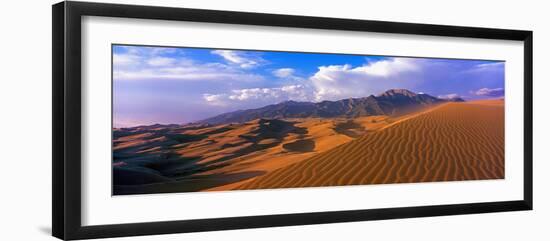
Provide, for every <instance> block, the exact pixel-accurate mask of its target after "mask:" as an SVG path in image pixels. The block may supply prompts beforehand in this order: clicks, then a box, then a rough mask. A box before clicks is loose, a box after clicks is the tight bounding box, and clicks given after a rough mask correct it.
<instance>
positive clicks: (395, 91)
mask: <svg viewBox="0 0 550 241" xmlns="http://www.w3.org/2000/svg"><path fill="white" fill-rule="evenodd" d="M395 95H404V96H407V97H415V96H416V93H414V92H412V91H410V90H407V89H389V90H387V91H386V92H384V93H382V94H380V95H379V96H395Z"/></svg>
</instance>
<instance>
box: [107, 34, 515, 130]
mask: <svg viewBox="0 0 550 241" xmlns="http://www.w3.org/2000/svg"><path fill="white" fill-rule="evenodd" d="M391 88H406V89H409V90H411V91H414V92H423V93H426V94H430V95H433V96H437V97H440V98H448V97H462V98H464V99H466V100H474V99H487V98H498V97H502V96H503V95H504V62H497V61H480V60H451V59H430V58H404V57H384V56H359V55H345V54H312V53H289V52H267V51H236V50H220V49H198V48H164V47H163V48H160V47H141V46H123V45H114V46H113V105H114V106H113V107H114V111H113V118H114V121H113V122H114V125H115V127H126V126H136V125H143V124H154V123H161V124H169V123H177V124H181V123H187V122H192V121H197V120H201V119H205V118H207V117H211V116H214V115H217V114H221V113H225V112H229V111H235V110H239V109H250V108H258V107H262V106H265V105H268V104H274V103H279V102H282V101H286V100H295V101H311V102H318V101H323V100H339V99H344V98H350V97H366V96H368V95H371V94H374V95H377V94H379V93H381V92H384V91H385V90H387V89H391Z"/></svg>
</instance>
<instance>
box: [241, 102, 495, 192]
mask: <svg viewBox="0 0 550 241" xmlns="http://www.w3.org/2000/svg"><path fill="white" fill-rule="evenodd" d="M503 106H504V105H503V101H502V100H489V101H476V102H464V103H445V104H442V105H440V106H437V107H434V108H432V109H430V110H427V111H424V112H420V113H417V114H413V115H409V116H407V117H404V118H402V119H401V120H398V121H395V122H394V123H392V124H390V125H385V127H381V128H379V130H378V131H374V132H370V133H367V134H364V135H362V136H361V137H360V138H358V139H355V140H353V141H350V142H348V143H345V144H342V145H340V146H337V147H335V148H333V149H331V150H328V151H325V152H323V153H320V154H317V155H315V156H312V157H310V158H308V159H306V160H303V161H300V162H297V163H294V164H292V165H288V166H286V167H282V168H278V169H276V170H274V171H271V172H268V173H266V174H265V175H262V176H258V177H255V178H253V179H251V180H248V181H247V182H245V183H243V184H242V185H239V186H237V187H234V189H266V188H290V187H314V186H335V185H362V184H382V183H408V182H433V181H450V180H453V181H454V180H481V179H500V178H504V107H503Z"/></svg>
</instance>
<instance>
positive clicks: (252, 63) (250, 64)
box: [211, 50, 265, 69]
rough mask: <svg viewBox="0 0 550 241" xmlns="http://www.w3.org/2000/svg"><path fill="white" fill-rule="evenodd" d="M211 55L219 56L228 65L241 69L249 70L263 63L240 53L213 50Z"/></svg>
mask: <svg viewBox="0 0 550 241" xmlns="http://www.w3.org/2000/svg"><path fill="white" fill-rule="evenodd" d="M211 53H212V54H215V55H219V56H221V57H222V58H224V59H225V60H226V61H227V62H228V63H229V64H234V65H237V66H239V67H241V68H243V69H251V68H254V67H257V66H259V65H261V64H262V63H264V62H265V60H264V59H262V58H260V57H257V56H249V55H248V54H245V52H242V51H234V50H214V51H212V52H211Z"/></svg>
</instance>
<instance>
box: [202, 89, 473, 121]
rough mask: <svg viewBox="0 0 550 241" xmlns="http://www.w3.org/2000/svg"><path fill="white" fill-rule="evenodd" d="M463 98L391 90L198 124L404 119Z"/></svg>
mask: <svg viewBox="0 0 550 241" xmlns="http://www.w3.org/2000/svg"><path fill="white" fill-rule="evenodd" d="M463 101H464V100H463V99H461V98H453V99H441V98H437V97H433V96H431V95H428V94H424V93H414V92H412V91H410V90H406V89H390V90H388V91H386V92H384V93H382V94H380V95H377V96H374V95H370V96H368V97H363V98H349V99H342V100H337V101H322V102H319V103H313V102H297V101H285V102H281V103H278V104H273V105H267V106H264V107H261V108H257V109H248V110H238V111H233V112H228V113H224V114H220V115H217V116H214V117H211V118H207V119H204V120H202V121H199V122H198V123H204V124H212V125H217V124H227V123H242V122H248V121H251V120H255V119H259V118H264V119H284V118H312V117H313V118H337V117H338V118H355V117H361V116H373V115H388V116H393V115H401V114H406V113H408V112H411V111H414V110H418V109H420V108H423V107H429V106H432V105H436V104H441V103H444V102H463Z"/></svg>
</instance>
